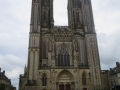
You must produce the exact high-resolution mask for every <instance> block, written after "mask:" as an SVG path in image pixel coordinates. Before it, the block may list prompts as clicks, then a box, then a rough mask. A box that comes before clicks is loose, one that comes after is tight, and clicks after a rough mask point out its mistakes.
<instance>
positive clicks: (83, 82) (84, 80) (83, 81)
mask: <svg viewBox="0 0 120 90" xmlns="http://www.w3.org/2000/svg"><path fill="white" fill-rule="evenodd" d="M82 85H86V76H85V74H84V73H83V75H82Z"/></svg>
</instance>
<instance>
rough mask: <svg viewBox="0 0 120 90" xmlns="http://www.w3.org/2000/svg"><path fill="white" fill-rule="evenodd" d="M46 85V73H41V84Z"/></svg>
mask: <svg viewBox="0 0 120 90" xmlns="http://www.w3.org/2000/svg"><path fill="white" fill-rule="evenodd" d="M46 85H47V78H46V75H43V77H42V86H46Z"/></svg>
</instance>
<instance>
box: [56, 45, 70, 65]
mask: <svg viewBox="0 0 120 90" xmlns="http://www.w3.org/2000/svg"><path fill="white" fill-rule="evenodd" d="M58 66H70V58H69V53H68V50H67V48H66V47H61V48H60V50H59V54H58Z"/></svg>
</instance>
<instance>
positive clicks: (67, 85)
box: [59, 84, 71, 90]
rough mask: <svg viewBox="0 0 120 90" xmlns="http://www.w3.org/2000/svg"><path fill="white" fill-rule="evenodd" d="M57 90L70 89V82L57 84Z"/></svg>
mask: <svg viewBox="0 0 120 90" xmlns="http://www.w3.org/2000/svg"><path fill="white" fill-rule="evenodd" d="M59 90H71V86H70V84H66V85H59Z"/></svg>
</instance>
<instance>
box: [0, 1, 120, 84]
mask: <svg viewBox="0 0 120 90" xmlns="http://www.w3.org/2000/svg"><path fill="white" fill-rule="evenodd" d="M31 1H32V0H0V67H1V68H2V70H5V71H6V75H7V76H8V77H9V78H11V79H12V84H13V85H14V86H17V85H18V78H19V74H23V72H24V66H25V64H26V63H27V55H28V39H29V36H28V35H29V24H30V14H31ZM92 5H93V14H94V20H95V27H96V32H97V37H98V45H99V53H100V62H101V68H102V70H104V69H109V68H112V67H115V62H117V61H120V60H119V58H120V55H119V54H120V40H119V39H120V0H92ZM54 19H55V25H67V0H54Z"/></svg>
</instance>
